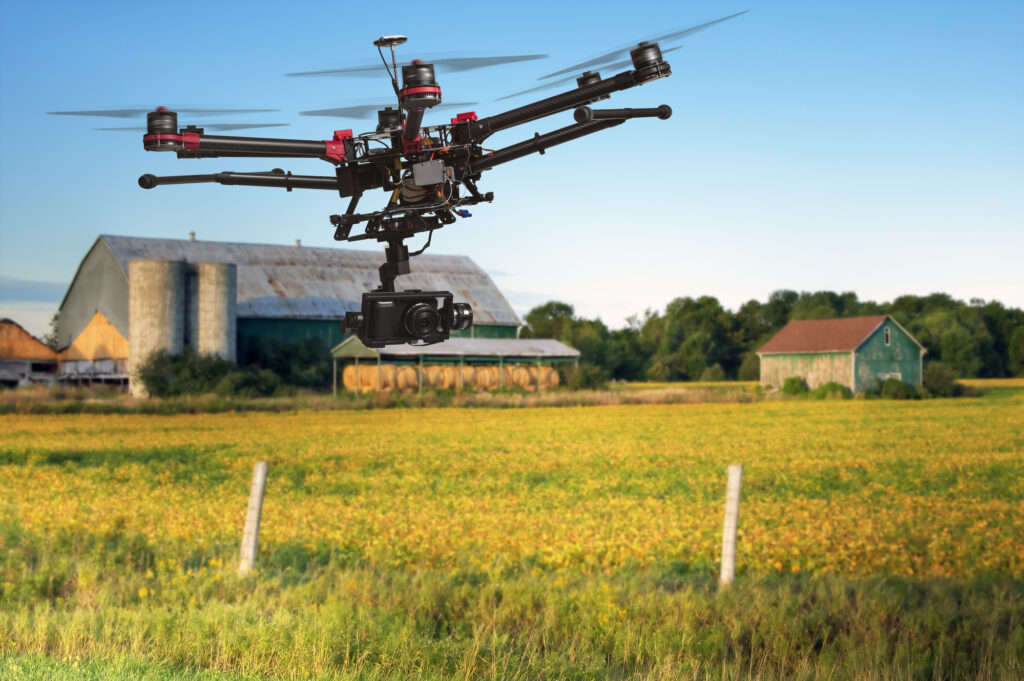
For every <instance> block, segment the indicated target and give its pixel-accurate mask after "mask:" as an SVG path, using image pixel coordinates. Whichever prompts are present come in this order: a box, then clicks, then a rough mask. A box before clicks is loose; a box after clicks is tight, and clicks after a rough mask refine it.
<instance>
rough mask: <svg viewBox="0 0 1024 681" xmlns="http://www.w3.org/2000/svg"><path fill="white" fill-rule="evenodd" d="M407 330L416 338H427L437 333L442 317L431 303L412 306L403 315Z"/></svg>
mask: <svg viewBox="0 0 1024 681" xmlns="http://www.w3.org/2000/svg"><path fill="white" fill-rule="evenodd" d="M402 321H403V323H404V324H405V330H406V331H408V332H409V333H410V334H412V335H413V336H414V337H416V338H427V337H429V336H431V335H433V334H436V333H437V323H438V322H439V321H440V316H439V315H438V313H437V308H436V307H434V306H433V305H431V304H429V303H416V304H414V305H410V306H409V309H408V310H406V311H405V314H404V315H403V320H402Z"/></svg>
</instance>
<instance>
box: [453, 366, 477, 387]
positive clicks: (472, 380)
mask: <svg viewBox="0 0 1024 681" xmlns="http://www.w3.org/2000/svg"><path fill="white" fill-rule="evenodd" d="M459 371H460V372H461V373H462V389H463V390H469V389H472V388H475V387H476V369H475V368H473V367H465V366H464V367H459ZM456 376H458V374H456ZM456 385H458V384H456Z"/></svg>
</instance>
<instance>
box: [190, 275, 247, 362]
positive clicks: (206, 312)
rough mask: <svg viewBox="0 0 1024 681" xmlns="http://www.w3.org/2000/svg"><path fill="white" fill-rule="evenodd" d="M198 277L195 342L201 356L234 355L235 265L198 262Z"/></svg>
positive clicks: (235, 327) (236, 296)
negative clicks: (197, 325) (197, 322)
mask: <svg viewBox="0 0 1024 681" xmlns="http://www.w3.org/2000/svg"><path fill="white" fill-rule="evenodd" d="M196 269H197V270H198V274H199V276H198V280H199V295H198V301H197V302H198V308H199V315H198V321H199V343H198V345H197V347H196V350H197V351H198V352H199V354H201V355H217V356H218V357H222V358H224V359H229V360H231V361H232V362H234V361H235V359H236V357H235V355H236V344H237V321H236V314H237V312H236V305H237V299H238V267H237V266H235V265H234V264H233V263H221V262H201V263H199V264H198V265H197V266H196Z"/></svg>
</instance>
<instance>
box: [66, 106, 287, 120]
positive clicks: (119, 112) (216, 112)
mask: <svg viewBox="0 0 1024 681" xmlns="http://www.w3.org/2000/svg"><path fill="white" fill-rule="evenodd" d="M153 109H154V107H149V108H148V109H88V110H83V111H47V112H46V113H48V114H49V115H51V116H101V117H104V118H135V117H137V116H144V115H146V114H147V113H149V112H150V111H152V110H153ZM172 109H173V110H174V111H177V112H178V113H187V114H199V115H204V116H220V115H221V114H239V113H271V112H274V111H280V109H176V108H173V107H172Z"/></svg>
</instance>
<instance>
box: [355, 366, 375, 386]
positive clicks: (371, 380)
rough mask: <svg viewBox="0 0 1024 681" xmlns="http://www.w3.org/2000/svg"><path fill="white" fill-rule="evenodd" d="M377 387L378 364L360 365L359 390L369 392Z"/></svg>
mask: <svg viewBox="0 0 1024 681" xmlns="http://www.w3.org/2000/svg"><path fill="white" fill-rule="evenodd" d="M376 389H377V366H376V365H371V366H363V365H361V364H360V365H359V392H363V393H368V392H373V391H375V390H376Z"/></svg>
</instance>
